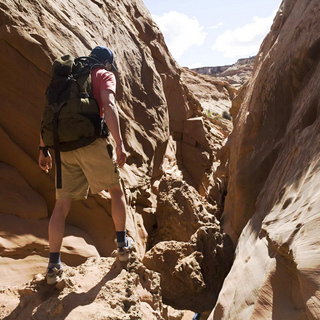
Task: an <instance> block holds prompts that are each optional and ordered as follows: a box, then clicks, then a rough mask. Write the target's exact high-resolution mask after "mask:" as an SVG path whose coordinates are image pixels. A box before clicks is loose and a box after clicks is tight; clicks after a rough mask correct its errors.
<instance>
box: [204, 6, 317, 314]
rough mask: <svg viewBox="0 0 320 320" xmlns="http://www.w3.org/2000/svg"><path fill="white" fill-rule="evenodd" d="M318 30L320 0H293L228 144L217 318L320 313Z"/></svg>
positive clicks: (267, 45) (267, 43)
mask: <svg viewBox="0 0 320 320" xmlns="http://www.w3.org/2000/svg"><path fill="white" fill-rule="evenodd" d="M319 28H320V3H319V1H318V0H285V1H283V3H282V5H281V9H280V11H279V12H278V14H277V16H276V18H275V20H274V24H273V26H272V29H271V32H270V33H269V35H268V36H267V37H266V39H265V40H264V42H263V44H262V46H261V48H260V52H259V54H258V56H257V60H256V64H255V70H254V74H253V78H252V80H251V81H250V83H249V84H248V87H247V91H246V93H245V94H244V99H243V103H242V105H241V107H240V109H239V112H238V114H237V117H236V119H235V128H234V130H233V133H232V135H231V137H230V141H229V147H230V148H229V150H230V159H229V161H230V163H229V184H228V194H227V198H226V204H225V210H224V214H223V217H224V230H225V231H226V232H227V233H229V234H230V235H231V236H232V238H233V239H234V241H235V242H237V241H238V246H237V249H236V259H235V262H234V264H233V267H232V269H231V272H230V273H229V275H228V277H227V278H226V280H225V282H224V286H223V288H222V291H221V293H220V296H219V298H218V302H217V304H216V307H215V309H214V311H213V313H212V315H211V317H210V318H209V319H217V320H218V319H219V320H221V319H228V320H232V319H274V320H280V319H281V320H282V319H319V318H320V312H319V310H320V300H319V288H320V281H319V279H320V278H319V267H320V250H319V248H320V247H319V244H320V236H319V232H318V230H319V227H320V219H319V207H320V202H319V201H320V200H319V199H320V197H319V181H320V180H319V177H320V170H319V152H320V149H319V141H320V136H319V132H320V131H319V128H320V120H319V119H320V117H319V115H320V105H319V101H320V65H319V61H320V38H319V32H318V30H319ZM242 94H243V92H242ZM238 103H239V101H238V102H237V105H238ZM231 302H232V303H231Z"/></svg>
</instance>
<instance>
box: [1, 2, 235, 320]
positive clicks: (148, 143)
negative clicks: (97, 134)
mask: <svg viewBox="0 0 320 320" xmlns="http://www.w3.org/2000/svg"><path fill="white" fill-rule="evenodd" d="M98 44H102V45H107V46H109V47H110V48H112V50H113V51H114V52H115V55H116V61H117V66H118V69H119V73H118V74H117V80H118V87H117V101H118V106H119V110H120V121H121V129H122V134H123V136H124V138H125V147H126V149H127V151H128V155H129V156H128V161H127V164H126V166H125V168H124V169H123V170H121V176H122V178H123V180H124V182H125V186H126V190H125V192H126V196H127V200H128V232H129V234H130V235H132V236H133V237H134V238H135V240H136V248H137V250H136V252H135V254H134V256H133V257H132V260H131V261H130V262H129V264H128V265H127V266H126V267H123V266H122V267H121V266H120V265H119V263H118V262H117V260H115V259H114V258H113V257H110V256H111V255H112V254H111V253H112V251H113V249H114V248H115V245H114V241H113V240H114V228H113V223H112V219H111V201H110V197H109V196H108V194H107V193H105V194H104V195H103V196H104V198H105V199H100V198H98V197H96V196H92V195H90V196H89V199H88V200H86V201H77V202H75V203H74V204H73V206H72V209H71V212H70V215H69V216H68V219H67V222H68V227H67V230H66V238H65V241H64V246H63V248H62V258H63V260H64V262H65V263H66V264H67V266H66V275H67V276H68V277H67V278H68V279H67V280H66V281H64V282H63V283H62V284H61V286H60V287H58V288H57V289H58V291H57V290H55V289H54V288H48V287H47V286H45V284H44V281H43V276H41V274H39V275H38V276H36V277H33V275H34V274H35V273H41V272H43V270H44V269H45V266H46V257H47V254H48V245H47V240H46V229H47V224H48V216H49V215H50V212H51V210H52V207H53V202H54V175H53V173H52V172H51V173H50V174H49V175H47V174H45V173H43V172H41V171H40V170H39V168H38V165H37V157H38V150H37V149H38V138H39V126H40V120H41V115H42V111H43V105H44V92H45V89H46V86H47V84H48V82H49V79H50V69H51V63H52V61H53V59H54V58H55V57H57V56H61V55H64V54H66V53H71V54H73V55H76V56H77V55H87V54H88V53H89V52H90V50H91V48H92V47H94V46H95V45H98ZM0 72H1V75H2V77H1V85H0V96H1V111H2V116H1V118H0V141H1V148H0V161H1V164H0V175H1V180H0V190H1V196H0V197H1V203H0V218H1V221H2V223H1V225H0V250H1V258H0V259H1V260H0V270H1V277H0V279H1V280H0V286H1V288H0V300H1V301H2V302H1V304H0V315H1V317H2V318H3V317H6V318H5V319H24V320H25V319H29V318H30V319H31V318H32V319H45V318H46V319H49V318H50V319H66V318H67V319H80V318H81V319H97V320H98V319H113V320H116V319H119V320H120V319H121V320H124V319H137V320H138V319H148V320H153V319H176V320H179V319H181V318H182V316H183V313H181V312H180V313H179V312H178V311H177V312H176V311H175V310H173V309H172V308H170V307H168V306H166V305H165V304H164V303H167V304H170V305H172V306H174V307H175V308H177V309H193V310H194V311H205V310H207V311H208V310H210V309H212V307H213V305H214V302H215V300H216V298H217V296H218V293H219V290H220V288H221V286H222V282H223V279H224V278H225V276H226V274H227V272H228V270H229V269H230V266H231V261H232V255H233V248H232V245H231V243H230V239H229V238H228V237H227V236H226V235H224V234H223V233H222V231H221V227H220V223H219V220H218V218H219V216H220V211H221V206H222V202H223V200H222V194H223V192H224V189H225V186H226V175H225V170H224V167H223V166H220V162H221V161H220V156H219V150H220V149H221V146H222V145H223V144H224V142H225V139H226V138H227V136H228V134H229V132H230V130H231V124H230V121H228V120H225V119H222V118H221V117H220V118H215V119H212V118H210V117H206V116H205V115H204V114H203V107H202V103H203V100H202V97H201V95H199V94H198V95H197V96H196V94H195V93H196V92H197V90H196V88H193V89H192V88H191V87H190V84H189V86H187V85H186V84H184V82H183V81H184V79H183V76H182V73H183V70H181V69H180V68H179V67H178V66H177V65H176V63H175V61H174V60H173V59H172V57H171V55H170V54H169V52H168V49H167V47H166V45H165V43H164V40H163V36H162V35H161V33H160V31H159V29H158V28H157V26H156V25H155V24H154V22H153V21H152V19H151V15H150V14H149V12H148V11H147V10H146V9H145V8H144V6H143V3H142V1H139V0H136V1H127V0H121V1H109V0H92V1H60V0H58V1H52V0H44V1H34V0H28V1H19V0H5V1H2V2H1V3H0ZM194 77H196V75H193V78H194ZM201 81H202V83H203V86H205V87H207V90H212V92H211V94H210V95H208V96H206V97H205V101H206V103H207V104H210V103H212V104H213V105H215V106H218V105H219V103H218V101H219V100H221V104H222V105H224V108H228V107H229V104H230V101H231V96H230V94H231V91H230V90H229V89H228V88H229V87H228V84H227V83H224V82H222V81H217V82H214V81H211V82H208V83H207V84H205V80H203V79H202V80H201ZM210 88H211V89H210ZM168 221H171V223H168ZM172 224H177V225H176V227H175V228H174V227H172ZM146 252H147V253H146ZM100 256H104V257H108V258H101V257H100ZM88 257H91V258H90V259H89V260H88V261H87V262H85V263H84V261H85V260H86V259H87V258H88ZM142 258H143V260H142ZM70 266H72V267H73V268H71V267H70ZM147 267H148V268H149V269H147ZM3 274H6V277H4V276H3ZM17 275H19V277H18V276H17ZM28 281H29V282H28ZM27 282H28V283H27Z"/></svg>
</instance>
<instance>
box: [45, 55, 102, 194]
mask: <svg viewBox="0 0 320 320" xmlns="http://www.w3.org/2000/svg"><path fill="white" fill-rule="evenodd" d="M95 66H99V64H97V60H95V59H93V58H91V57H79V58H73V57H72V56H70V55H66V56H63V57H61V58H59V59H56V60H55V61H54V63H53V67H52V78H51V82H50V84H49V86H48V88H47V91H46V98H47V103H46V106H45V110H44V114H43V118H42V123H41V136H42V139H43V142H44V143H45V145H46V146H47V147H49V148H54V150H55V160H56V171H57V187H58V188H61V161H60V151H71V150H74V149H78V148H80V147H83V146H86V145H89V144H90V143H92V142H93V141H94V140H96V139H97V138H99V137H106V136H107V135H108V130H107V127H106V125H105V122H104V120H103V119H101V117H100V112H99V106H98V104H97V102H96V100H95V99H94V97H93V94H92V89H91V70H92V68H94V67H95ZM100 67H101V65H100Z"/></svg>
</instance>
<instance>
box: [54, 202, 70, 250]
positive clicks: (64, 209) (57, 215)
mask: <svg viewBox="0 0 320 320" xmlns="http://www.w3.org/2000/svg"><path fill="white" fill-rule="evenodd" d="M71 202H72V200H71V199H58V200H57V201H56V204H55V207H54V210H53V212H52V215H51V218H50V222H49V246H50V252H60V249H61V244H62V239H63V235H64V228H65V220H66V217H67V215H68V213H69V210H70V207H71Z"/></svg>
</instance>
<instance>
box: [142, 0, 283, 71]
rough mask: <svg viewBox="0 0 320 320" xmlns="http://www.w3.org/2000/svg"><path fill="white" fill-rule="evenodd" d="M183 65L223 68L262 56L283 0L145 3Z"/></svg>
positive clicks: (165, 0) (154, 0)
mask: <svg viewBox="0 0 320 320" xmlns="http://www.w3.org/2000/svg"><path fill="white" fill-rule="evenodd" d="M143 2H144V4H145V6H146V7H147V8H148V10H149V11H150V13H151V14H152V16H153V19H154V20H155V22H156V23H157V25H158V26H159V28H160V30H161V31H162V33H163V35H164V38H165V41H166V44H167V46H168V48H169V50H170V52H171V54H172V55H173V57H174V58H175V60H176V61H177V62H178V64H179V65H180V66H184V67H189V68H197V67H205V66H223V65H229V64H233V63H235V62H236V61H237V60H238V59H240V58H247V57H250V56H254V55H256V54H257V53H258V51H259V47H260V45H261V43H262V41H263V39H264V37H265V36H266V35H267V33H268V32H269V30H270V27H271V25H272V21H273V18H274V17H275V15H276V12H277V11H278V9H279V7H280V4H281V2H282V0H143Z"/></svg>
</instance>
